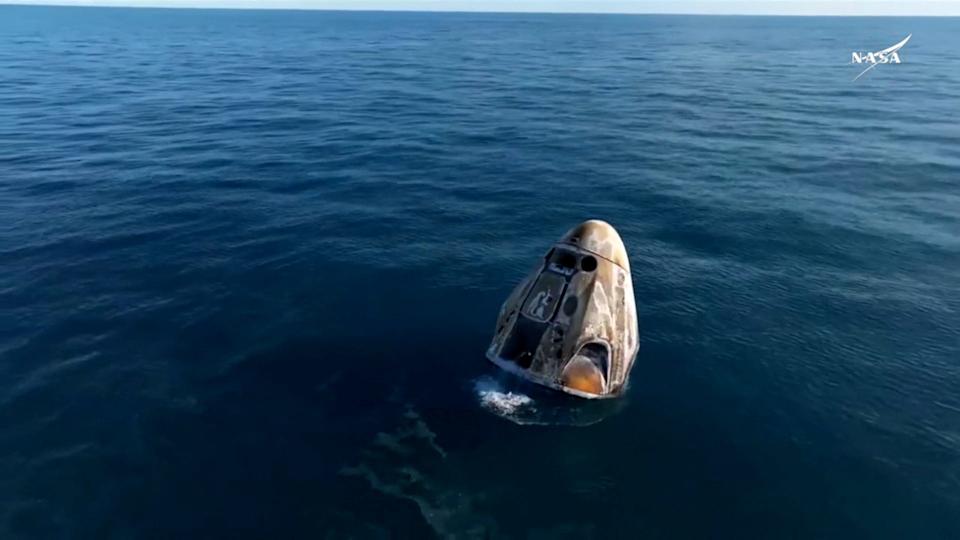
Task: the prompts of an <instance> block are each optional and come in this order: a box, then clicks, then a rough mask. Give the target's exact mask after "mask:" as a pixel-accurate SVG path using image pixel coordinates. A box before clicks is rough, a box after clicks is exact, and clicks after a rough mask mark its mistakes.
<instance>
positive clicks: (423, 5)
mask: <svg viewBox="0 0 960 540" xmlns="http://www.w3.org/2000/svg"><path fill="white" fill-rule="evenodd" d="M0 4H57V5H102V6H163V7H238V8H300V9H304V8H305V9H311V8H312V9H382V10H424V11H542V12H597V13H711V14H777V15H818V14H823V15H960V0H920V1H918V2H911V1H909V0H900V1H889V0H860V1H857V0H838V1H829V0H812V1H803V0H753V1H748V0H672V1H671V0H0ZM958 31H960V28H958Z"/></svg>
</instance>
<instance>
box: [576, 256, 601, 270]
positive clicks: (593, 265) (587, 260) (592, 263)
mask: <svg viewBox="0 0 960 540" xmlns="http://www.w3.org/2000/svg"><path fill="white" fill-rule="evenodd" d="M580 269H581V270H583V271H584V272H593V271H594V270H596V269H597V259H595V258H593V257H592V256H590V255H587V256H585V257H584V258H582V259H580Z"/></svg>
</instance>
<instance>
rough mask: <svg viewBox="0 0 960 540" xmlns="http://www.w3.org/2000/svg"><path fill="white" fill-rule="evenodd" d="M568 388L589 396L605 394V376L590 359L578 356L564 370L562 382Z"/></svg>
mask: <svg viewBox="0 0 960 540" xmlns="http://www.w3.org/2000/svg"><path fill="white" fill-rule="evenodd" d="M560 382H562V383H563V385H564V386H566V387H567V388H572V389H573V390H579V391H581V392H586V393H588V394H595V395H598V396H599V395H601V394H603V374H602V373H600V370H599V369H598V368H597V366H596V364H594V363H593V362H591V361H590V359H588V358H584V357H582V356H577V357H575V358H574V359H573V360H571V361H570V363H569V364H567V367H566V368H565V369H564V370H563V377H562V378H561V381H560Z"/></svg>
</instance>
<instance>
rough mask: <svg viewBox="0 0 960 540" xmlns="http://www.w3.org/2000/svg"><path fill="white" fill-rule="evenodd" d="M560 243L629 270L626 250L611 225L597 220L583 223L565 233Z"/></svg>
mask: <svg viewBox="0 0 960 540" xmlns="http://www.w3.org/2000/svg"><path fill="white" fill-rule="evenodd" d="M560 242H561V243H564V244H572V245H575V246H579V247H580V248H582V249H585V250H587V251H590V252H592V253H595V254H597V255H599V256H601V257H603V258H604V259H607V260H608V261H610V262H612V263H614V264H616V265H617V266H619V267H621V268H623V269H624V270H630V260H629V259H628V258H627V248H626V247H625V246H624V245H623V239H621V238H620V234H619V233H618V232H617V230H616V229H614V228H613V225H610V224H609V223H607V222H606V221H601V220H599V219H591V220H587V221H584V222H583V223H581V224H580V225H577V226H576V227H574V228H572V229H570V230H569V231H567V234H565V235H563V238H561V239H560Z"/></svg>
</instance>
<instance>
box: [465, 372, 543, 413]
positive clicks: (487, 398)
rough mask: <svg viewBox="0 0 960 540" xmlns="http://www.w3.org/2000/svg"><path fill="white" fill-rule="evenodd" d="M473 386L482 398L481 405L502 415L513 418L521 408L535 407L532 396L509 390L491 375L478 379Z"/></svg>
mask: <svg viewBox="0 0 960 540" xmlns="http://www.w3.org/2000/svg"><path fill="white" fill-rule="evenodd" d="M473 388H474V390H475V391H476V392H477V397H478V398H479V399H480V405H482V406H483V407H484V408H485V409H487V410H489V411H491V412H494V413H496V414H498V415H500V416H504V417H507V418H512V417H513V415H515V414H516V413H517V412H518V411H520V410H521V409H532V408H533V399H532V398H531V397H530V396H528V395H525V394H519V393H516V392H508V391H506V390H504V389H503V387H502V386H501V385H500V382H499V381H497V380H496V379H493V378H491V377H481V378H479V379H477V380H476V381H474V383H473Z"/></svg>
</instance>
